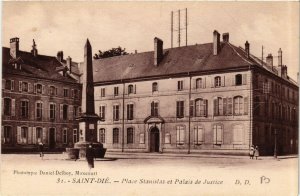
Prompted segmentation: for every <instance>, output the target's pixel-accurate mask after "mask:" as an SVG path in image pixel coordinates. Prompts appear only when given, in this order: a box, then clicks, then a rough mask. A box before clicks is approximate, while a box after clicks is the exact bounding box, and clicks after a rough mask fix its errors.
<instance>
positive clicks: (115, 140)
mask: <svg viewBox="0 0 300 196" xmlns="http://www.w3.org/2000/svg"><path fill="white" fill-rule="evenodd" d="M117 143H119V129H118V128H114V129H113V144H117Z"/></svg>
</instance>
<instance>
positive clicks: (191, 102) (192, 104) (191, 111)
mask: <svg viewBox="0 0 300 196" xmlns="http://www.w3.org/2000/svg"><path fill="white" fill-rule="evenodd" d="M194 104H195V100H191V101H190V117H193V116H194Z"/></svg>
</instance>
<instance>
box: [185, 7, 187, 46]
mask: <svg viewBox="0 0 300 196" xmlns="http://www.w3.org/2000/svg"><path fill="white" fill-rule="evenodd" d="M185 46H187V8H185Z"/></svg>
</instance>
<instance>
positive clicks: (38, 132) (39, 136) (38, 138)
mask: <svg viewBox="0 0 300 196" xmlns="http://www.w3.org/2000/svg"><path fill="white" fill-rule="evenodd" d="M42 137H43V129H42V128H40V127H37V128H36V141H37V142H38V143H40V142H42Z"/></svg>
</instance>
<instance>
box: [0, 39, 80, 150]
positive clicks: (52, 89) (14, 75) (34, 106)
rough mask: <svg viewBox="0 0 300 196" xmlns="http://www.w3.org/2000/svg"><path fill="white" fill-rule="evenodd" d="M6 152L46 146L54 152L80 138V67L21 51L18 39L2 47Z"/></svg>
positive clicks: (64, 61)
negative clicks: (40, 145)
mask: <svg viewBox="0 0 300 196" xmlns="http://www.w3.org/2000/svg"><path fill="white" fill-rule="evenodd" d="M2 59H3V60H2V71H3V72H2V122H1V126H2V128H1V143H2V151H3V152H5V151H12V150H16V149H18V150H24V151H25V150H30V151H31V150H34V149H36V144H37V143H38V142H43V143H44V144H45V146H46V148H49V149H51V150H55V149H59V148H64V147H66V146H70V145H72V143H75V142H77V141H78V140H79V130H78V129H79V127H78V122H77V121H76V120H75V118H76V117H78V116H79V113H80V107H81V106H80V105H81V84H80V83H79V82H78V81H79V77H80V74H79V68H78V64H76V63H74V62H72V61H71V58H70V57H68V58H67V60H64V59H63V52H61V51H60V52H58V55H57V57H52V56H45V55H40V54H38V50H37V48H36V44H35V42H34V41H33V46H32V51H31V52H24V51H20V50H19V38H12V39H11V40H10V48H6V47H3V48H2Z"/></svg>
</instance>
